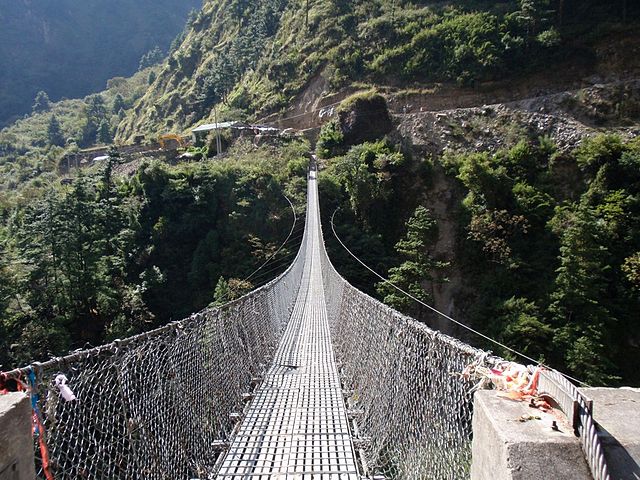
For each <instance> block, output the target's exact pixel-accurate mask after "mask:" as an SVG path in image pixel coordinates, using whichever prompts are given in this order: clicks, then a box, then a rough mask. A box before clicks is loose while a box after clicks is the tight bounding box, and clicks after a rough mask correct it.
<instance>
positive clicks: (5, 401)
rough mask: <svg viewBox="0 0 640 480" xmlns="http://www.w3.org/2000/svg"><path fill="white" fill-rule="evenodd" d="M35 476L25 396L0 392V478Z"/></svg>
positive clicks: (21, 479) (17, 479)
mask: <svg viewBox="0 0 640 480" xmlns="http://www.w3.org/2000/svg"><path fill="white" fill-rule="evenodd" d="M35 477H36V470H35V462H34V458H33V441H32V439H31V402H30V400H29V397H28V396H27V395H26V394H24V393H22V392H12V393H7V394H4V395H0V480H9V479H10V480H33V479H34V478H35Z"/></svg>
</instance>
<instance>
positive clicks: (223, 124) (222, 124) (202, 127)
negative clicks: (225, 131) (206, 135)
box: [191, 122, 239, 132]
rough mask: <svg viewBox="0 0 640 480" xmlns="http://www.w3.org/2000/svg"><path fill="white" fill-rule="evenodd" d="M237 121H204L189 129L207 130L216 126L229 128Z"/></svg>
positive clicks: (196, 130) (194, 130)
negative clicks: (202, 123)
mask: <svg viewBox="0 0 640 480" xmlns="http://www.w3.org/2000/svg"><path fill="white" fill-rule="evenodd" d="M238 123H239V122H220V123H206V124H204V125H200V126H199V127H196V128H194V129H193V130H191V131H192V132H208V131H209V130H215V129H216V128H218V129H222V128H231V127H233V126H234V125H237V124H238Z"/></svg>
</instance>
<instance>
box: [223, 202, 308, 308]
mask: <svg viewBox="0 0 640 480" xmlns="http://www.w3.org/2000/svg"><path fill="white" fill-rule="evenodd" d="M282 196H283V197H284V198H285V199H286V200H287V202H289V207H291V211H292V212H293V224H292V225H291V229H290V230H289V234H288V235H287V238H285V240H284V242H282V244H281V245H280V246H279V247H278V249H277V250H276V251H275V252H274V253H272V254H271V255H270V256H269V257H268V258H267V259H266V260H265V261H264V262H263V263H262V265H260V266H259V267H258V268H256V269H255V270H254V271H253V272H251V273H250V274H249V276H247V277H245V278H244V279H242V280H241V283H244V282H248V281H249V280H251V278H253V276H254V275H255V274H256V273H258V272H259V271H260V270H262V269H263V268H264V267H265V266H266V265H267V264H268V263H269V262H270V261H271V260H272V259H273V258H274V257H275V256H276V255H277V254H278V253H280V251H281V250H282V249H283V248H284V246H285V245H286V244H287V242H288V241H289V239H290V238H291V235H293V231H294V230H295V228H296V224H297V222H298V215H297V214H296V209H295V207H294V206H293V203H292V202H291V200H289V197H287V196H286V195H285V194H284V193H283V194H282ZM252 290H255V289H252ZM228 300H229V298H228V294H226V295H225V296H224V301H228Z"/></svg>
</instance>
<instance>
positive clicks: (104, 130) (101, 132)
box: [96, 118, 113, 144]
mask: <svg viewBox="0 0 640 480" xmlns="http://www.w3.org/2000/svg"><path fill="white" fill-rule="evenodd" d="M112 141H113V137H112V136H111V126H110V125H109V121H108V120H107V119H106V118H105V119H103V120H102V121H101V122H100V126H99V127H98V133H97V134H96V143H104V144H109V143H111V142H112Z"/></svg>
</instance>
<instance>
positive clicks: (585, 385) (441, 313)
mask: <svg viewBox="0 0 640 480" xmlns="http://www.w3.org/2000/svg"><path fill="white" fill-rule="evenodd" d="M338 210H339V208H336V209H335V210H334V211H333V214H332V215H331V231H332V232H333V235H334V236H335V237H336V240H338V242H339V243H340V245H341V246H342V248H344V249H345V250H346V251H347V253H348V254H349V255H351V256H352V257H353V258H354V259H355V260H356V261H357V262H358V263H359V264H360V265H362V266H363V267H364V268H366V269H367V270H368V271H369V272H371V273H372V274H373V275H375V276H376V277H378V278H379V279H380V280H382V282H383V283H385V284H387V285H389V286H390V287H393V288H394V289H396V290H397V291H398V292H400V293H402V294H403V295H404V296H406V297H407V298H410V299H411V300H413V301H414V302H416V303H419V304H420V305H422V306H423V307H426V308H427V309H429V310H431V311H432V312H434V313H436V314H437V315H439V316H441V317H442V318H445V319H446V320H448V321H450V322H452V323H454V324H455V325H458V326H459V327H462V328H463V329H465V330H467V331H469V332H471V333H473V334H475V335H477V336H479V337H481V338H483V339H485V340H487V341H489V342H491V343H493V344H494V345H497V346H499V347H501V348H504V349H505V350H507V351H509V352H511V353H513V354H515V355H517V356H519V357H521V358H523V359H525V360H527V361H529V362H531V363H532V364H533V365H538V366H542V367H545V368H548V369H549V370H555V371H556V372H558V373H559V374H561V375H562V376H564V377H566V378H568V379H569V380H572V381H574V382H576V383H579V384H580V385H582V386H584V387H589V385H588V384H586V383H585V382H583V381H582V380H578V379H577V378H574V377H571V376H569V375H567V374H566V373H563V372H560V371H558V370H556V369H554V368H552V367H549V366H548V365H545V364H544V363H542V362H540V361H539V360H536V359H534V358H532V357H530V356H528V355H526V354H524V353H522V352H520V351H518V350H516V349H515V348H512V347H510V346H508V345H505V344H504V343H502V342H499V341H498V340H496V339H495V338H492V337H490V336H488V335H486V334H484V333H482V332H480V331H478V330H476V329H474V328H472V327H470V326H469V325H467V324H465V323H463V322H461V321H459V320H456V319H455V318H452V317H451V316H449V315H447V314H446V313H444V312H441V311H440V310H438V309H437V308H435V307H433V306H431V305H429V304H428V303H425V302H423V301H422V300H420V299H419V298H417V297H416V296H415V295H412V294H411V293H409V292H407V291H406V290H404V289H403V288H401V287H399V286H398V285H396V284H395V283H393V282H392V281H391V280H389V279H388V278H386V277H384V276H382V275H381V274H379V273H378V272H376V271H375V270H374V269H373V268H371V267H370V266H369V265H367V264H366V263H364V262H363V261H362V260H361V259H360V258H358V256H357V255H356V254H355V253H353V252H352V251H351V250H350V249H349V247H347V246H346V245H345V243H344V242H343V241H342V239H341V238H340V236H339V235H338V233H337V232H336V228H335V223H334V217H335V215H336V213H337V212H338Z"/></svg>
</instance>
